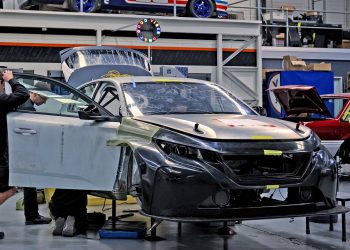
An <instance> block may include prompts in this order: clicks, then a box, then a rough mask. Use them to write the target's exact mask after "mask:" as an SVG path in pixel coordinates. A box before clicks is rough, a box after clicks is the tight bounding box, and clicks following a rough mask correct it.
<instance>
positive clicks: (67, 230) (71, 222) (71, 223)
mask: <svg viewBox="0 0 350 250" xmlns="http://www.w3.org/2000/svg"><path fill="white" fill-rule="evenodd" d="M76 231H77V229H76V228H75V218H74V216H71V215H69V216H68V217H67V219H66V223H64V226H63V230H62V235H63V236H67V237H72V236H74V234H75V233H76Z"/></svg>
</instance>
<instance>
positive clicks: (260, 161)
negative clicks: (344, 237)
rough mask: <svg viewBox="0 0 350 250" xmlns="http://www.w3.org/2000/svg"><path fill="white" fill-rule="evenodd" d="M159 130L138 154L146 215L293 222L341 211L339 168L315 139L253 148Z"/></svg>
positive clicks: (251, 144)
mask: <svg viewBox="0 0 350 250" xmlns="http://www.w3.org/2000/svg"><path fill="white" fill-rule="evenodd" d="M161 132H162V131H161ZM161 132H160V133H158V135H156V136H155V138H154V140H153V143H152V145H149V146H147V147H141V148H139V149H137V151H136V153H137V154H136V158H137V162H138V164H139V166H141V167H140V168H141V175H142V193H143V197H142V211H143V212H144V213H146V214H148V215H151V216H160V217H165V218H203V219H204V218H205V219H220V218H226V219H227V218H253V217H254V218H257V217H283V216H285V217H289V216H290V215H291V214H294V215H297V214H301V213H313V212H317V211H320V210H325V209H329V208H332V207H334V206H335V205H336V201H335V198H336V189H337V180H338V178H337V164H336V162H335V160H334V159H333V158H332V157H331V155H330V154H329V152H328V151H327V150H326V149H325V148H324V147H323V146H322V145H320V142H319V139H318V137H317V136H316V135H314V134H311V136H310V137H308V138H306V139H304V140H297V141H272V140H271V141H262V140H261V141H254V142H252V141H204V140H202V139H195V140H193V139H192V138H189V137H184V136H182V135H181V136H180V135H179V136H180V137H179V138H177V135H176V133H171V135H170V136H169V134H166V136H165V135H164V133H161ZM175 141H181V143H177V142H176V143H175ZM277 149H278V150H277ZM155 150H157V151H158V152H159V154H158V157H156V158H155V157H154V151H155Z"/></svg>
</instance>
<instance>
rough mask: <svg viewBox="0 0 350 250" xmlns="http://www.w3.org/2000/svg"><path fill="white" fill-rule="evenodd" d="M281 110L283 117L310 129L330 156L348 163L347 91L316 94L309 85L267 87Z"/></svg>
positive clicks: (349, 100) (349, 104)
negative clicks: (283, 113)
mask: <svg viewBox="0 0 350 250" xmlns="http://www.w3.org/2000/svg"><path fill="white" fill-rule="evenodd" d="M269 91H272V92H273V93H274V94H275V96H276V98H277V100H278V101H279V103H280V104H281V106H282V107H283V109H284V112H285V117H284V118H283V119H285V120H288V121H293V122H297V123H300V124H302V125H305V126H307V127H309V128H311V129H312V130H313V131H315V132H316V134H317V135H318V136H319V137H320V138H321V140H322V144H323V145H324V146H325V147H327V149H328V150H329V151H330V152H331V154H332V155H333V156H339V157H340V160H341V163H343V164H344V163H347V164H349V163H350V93H340V94H326V95H321V96H320V95H319V94H318V92H317V90H316V88H315V87H313V86H299V85H287V86H281V87H276V88H272V89H269Z"/></svg>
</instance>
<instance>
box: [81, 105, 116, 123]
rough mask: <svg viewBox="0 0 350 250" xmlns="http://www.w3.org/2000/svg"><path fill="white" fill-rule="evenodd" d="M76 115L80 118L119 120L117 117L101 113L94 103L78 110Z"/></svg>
mask: <svg viewBox="0 0 350 250" xmlns="http://www.w3.org/2000/svg"><path fill="white" fill-rule="evenodd" d="M78 115H79V118H80V119H81V120H94V121H120V118H119V117H110V116H106V115H101V113H100V111H99V110H98V108H97V107H96V106H94V105H89V106H87V107H86V108H85V109H83V110H79V111H78Z"/></svg>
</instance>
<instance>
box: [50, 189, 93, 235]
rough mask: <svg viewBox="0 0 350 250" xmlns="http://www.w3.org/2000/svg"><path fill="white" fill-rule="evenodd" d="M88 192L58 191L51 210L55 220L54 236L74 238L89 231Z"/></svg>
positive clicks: (55, 193)
mask: <svg viewBox="0 0 350 250" xmlns="http://www.w3.org/2000/svg"><path fill="white" fill-rule="evenodd" d="M86 206H87V191H85V190H70V189H56V190H55V192H54V194H53V196H52V197H51V201H50V203H49V209H50V213H51V215H52V216H53V217H54V219H55V227H54V230H53V232H52V234H53V235H63V236H74V235H76V234H85V232H86V229H87V211H86Z"/></svg>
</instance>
